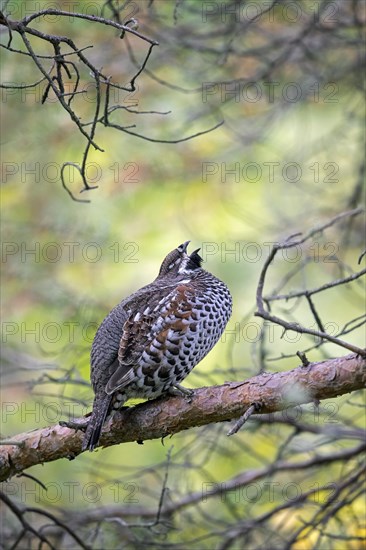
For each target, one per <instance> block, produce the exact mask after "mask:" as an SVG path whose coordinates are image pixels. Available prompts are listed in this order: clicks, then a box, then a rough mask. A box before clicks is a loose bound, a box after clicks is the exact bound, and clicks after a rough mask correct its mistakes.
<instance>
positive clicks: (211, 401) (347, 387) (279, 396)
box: [0, 354, 366, 481]
mask: <svg viewBox="0 0 366 550" xmlns="http://www.w3.org/2000/svg"><path fill="white" fill-rule="evenodd" d="M365 385H366V360H365V359H364V358H362V357H360V356H357V355H355V354H351V355H347V356H345V357H339V358H336V359H329V360H327V361H322V362H319V363H310V364H309V365H308V366H300V367H297V368H295V369H293V370H291V371H286V372H278V373H264V374H261V375H258V376H254V377H252V378H250V379H248V380H245V381H242V382H226V383H225V384H222V385H221V386H211V387H207V388H200V389H197V390H195V391H194V395H193V397H192V399H191V401H188V400H187V399H186V398H184V397H175V396H174V397H166V398H161V399H159V400H155V401H148V402H146V403H142V404H139V405H137V406H135V407H130V408H129V409H124V410H122V411H121V412H117V413H116V414H115V415H114V417H113V418H112V419H110V420H109V421H108V422H107V423H106V425H105V427H104V431H103V434H102V437H101V445H102V446H104V447H108V446H110V445H116V444H119V443H125V442H129V441H137V442H142V441H144V440H147V439H157V438H162V437H166V436H168V435H172V434H175V433H177V432H180V431H182V430H187V429H188V428H192V427H194V426H202V425H205V424H209V423H211V422H224V421H229V420H232V419H235V418H238V417H240V416H241V415H242V414H243V413H244V412H245V411H246V410H247V409H248V407H249V406H250V405H251V404H253V403H256V404H259V405H260V410H259V411H258V414H268V413H272V412H275V411H280V410H283V409H286V408H288V407H293V406H295V405H299V404H306V403H310V402H312V401H314V400H322V399H329V398H334V397H337V396H339V395H342V394H345V393H349V392H352V391H355V390H359V389H362V388H364V387H365ZM82 420H83V419H80V421H81V422H82ZM82 438H83V433H82V432H81V431H75V430H73V429H70V428H66V427H62V426H59V425H55V426H50V427H47V428H42V429H37V430H33V431H31V432H27V433H22V434H19V435H17V436H15V437H13V438H12V440H11V441H12V442H14V443H15V444H14V445H3V446H2V447H1V448H0V481H4V480H6V479H8V478H10V477H11V476H13V475H15V474H17V473H20V472H22V471H23V470H25V469H27V468H29V467H31V466H34V465H36V464H43V463H45V462H51V461H53V460H58V459H60V458H68V459H70V460H71V459H73V458H75V457H76V456H77V455H79V454H80V453H81V442H82Z"/></svg>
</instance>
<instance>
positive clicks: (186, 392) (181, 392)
mask: <svg viewBox="0 0 366 550" xmlns="http://www.w3.org/2000/svg"><path fill="white" fill-rule="evenodd" d="M168 393H169V394H170V395H177V396H179V397H186V398H187V399H188V401H192V396H193V394H194V390H190V389H188V388H185V387H184V386H181V385H180V384H174V385H173V386H170V388H169V389H168Z"/></svg>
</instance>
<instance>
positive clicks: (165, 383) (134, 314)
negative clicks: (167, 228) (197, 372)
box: [83, 241, 232, 450]
mask: <svg viewBox="0 0 366 550" xmlns="http://www.w3.org/2000/svg"><path fill="white" fill-rule="evenodd" d="M188 243H189V241H187V242H186V243H183V244H181V245H180V246H178V248H176V249H175V250H173V251H172V252H170V253H169V254H168V255H167V256H166V258H165V259H164V261H163V263H162V264H161V267H160V271H159V275H158V276H157V278H156V279H155V281H153V282H152V283H151V284H149V285H147V286H145V287H143V288H141V289H140V290H138V291H137V292H135V293H134V294H132V295H131V296H129V297H128V298H126V299H125V300H123V301H122V302H121V303H120V304H118V305H117V306H116V307H115V308H114V309H113V310H112V311H111V312H110V313H109V315H108V316H107V317H106V318H105V319H104V321H103V322H102V324H101V325H100V327H99V329H98V331H97V333H96V335H95V338H94V341H93V345H92V351H91V380H92V384H93V389H94V393H95V399H94V403H93V411H92V415H91V418H90V421H89V424H88V427H87V429H86V432H85V437H84V442H83V449H90V450H93V449H94V447H95V446H96V445H97V444H98V441H99V437H100V432H101V429H102V426H103V423H104V421H105V419H106V417H107V415H109V414H110V413H111V412H112V411H113V409H116V408H119V407H121V406H122V405H123V404H124V403H125V402H126V401H127V400H128V399H129V398H131V397H144V398H148V399H149V398H154V397H159V396H160V395H162V394H164V393H165V392H171V391H172V390H174V388H176V389H178V390H180V391H184V388H183V389H182V388H180V386H179V383H180V382H181V381H182V380H184V378H185V377H186V376H187V375H188V374H189V373H190V371H191V370H192V369H193V367H194V366H195V365H197V363H199V362H200V361H201V360H202V359H203V358H204V357H205V355H207V353H208V352H209V351H210V350H211V349H212V347H213V346H214V345H215V344H216V342H217V341H218V339H219V338H220V336H221V334H222V332H223V331H224V328H225V326H226V324H227V322H228V320H229V318H230V315H231V308H232V299H231V295H230V292H229V290H228V288H227V287H226V285H225V284H224V283H223V282H222V281H220V280H219V279H217V278H216V277H214V276H213V275H211V273H208V272H207V271H205V270H204V269H202V268H201V261H202V259H201V258H200V256H199V255H198V250H195V251H194V252H192V254H191V255H190V256H189V255H188V254H187V251H186V250H187V246H188Z"/></svg>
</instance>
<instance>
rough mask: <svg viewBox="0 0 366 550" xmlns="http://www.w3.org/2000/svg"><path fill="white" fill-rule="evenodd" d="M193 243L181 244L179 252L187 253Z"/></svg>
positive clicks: (178, 248)
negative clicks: (188, 247)
mask: <svg viewBox="0 0 366 550" xmlns="http://www.w3.org/2000/svg"><path fill="white" fill-rule="evenodd" d="M190 242H191V241H186V242H185V243H182V244H180V245H179V246H178V247H177V250H179V252H185V253H187V246H188V245H189V243H190Z"/></svg>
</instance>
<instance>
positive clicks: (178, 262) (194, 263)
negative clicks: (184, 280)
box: [158, 241, 202, 277]
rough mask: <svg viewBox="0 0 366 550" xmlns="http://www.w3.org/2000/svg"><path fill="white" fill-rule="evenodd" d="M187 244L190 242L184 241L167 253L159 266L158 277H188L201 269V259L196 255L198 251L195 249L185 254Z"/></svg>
mask: <svg viewBox="0 0 366 550" xmlns="http://www.w3.org/2000/svg"><path fill="white" fill-rule="evenodd" d="M189 243H190V241H186V242H185V243H183V244H180V245H179V246H178V247H177V248H175V249H174V250H172V251H171V252H169V254H168V255H167V256H166V257H165V258H164V260H163V263H162V264H161V266H160V271H159V275H158V277H167V276H168V277H169V276H173V277H174V276H175V277H176V276H178V275H189V274H191V273H192V272H194V271H196V270H197V269H200V268H201V263H202V258H201V256H200V255H199V254H198V251H199V250H200V249H199V248H197V250H194V251H193V252H192V253H191V254H190V255H189V254H187V246H188V245H189Z"/></svg>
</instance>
